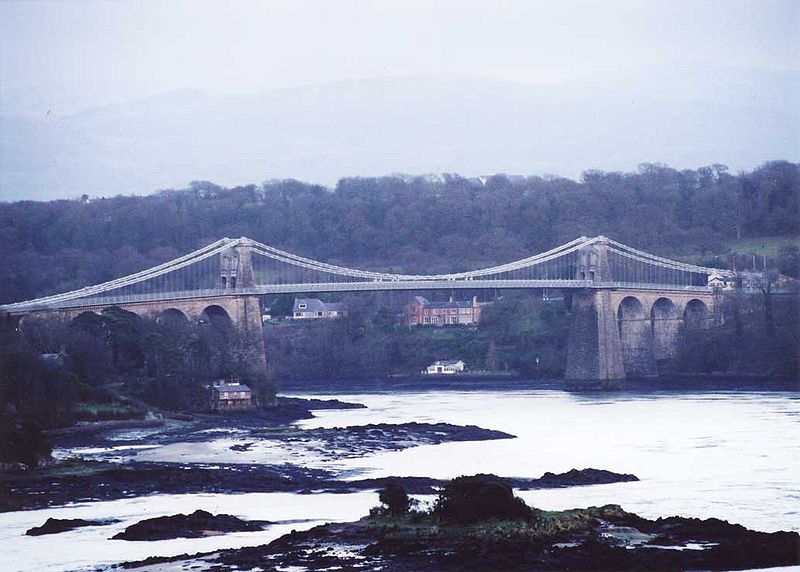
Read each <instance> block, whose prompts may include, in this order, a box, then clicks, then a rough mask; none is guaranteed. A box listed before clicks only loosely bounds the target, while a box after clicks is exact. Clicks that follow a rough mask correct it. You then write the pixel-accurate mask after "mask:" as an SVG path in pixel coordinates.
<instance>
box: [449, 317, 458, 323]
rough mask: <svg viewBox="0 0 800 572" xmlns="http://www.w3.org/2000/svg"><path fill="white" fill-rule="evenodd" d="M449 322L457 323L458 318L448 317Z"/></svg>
mask: <svg viewBox="0 0 800 572" xmlns="http://www.w3.org/2000/svg"><path fill="white" fill-rule="evenodd" d="M450 323H451V324H457V323H458V318H456V317H455V316H453V317H451V318H450Z"/></svg>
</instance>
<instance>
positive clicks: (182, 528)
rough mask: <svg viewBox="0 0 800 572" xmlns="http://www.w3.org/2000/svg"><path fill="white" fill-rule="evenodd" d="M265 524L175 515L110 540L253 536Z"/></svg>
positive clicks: (222, 517)
mask: <svg viewBox="0 0 800 572" xmlns="http://www.w3.org/2000/svg"><path fill="white" fill-rule="evenodd" d="M267 524H269V523H268V522H252V521H246V520H242V519H240V518H238V517H236V516H232V515H230V514H211V513H210V512H207V511H204V510H196V511H194V512H193V513H191V514H175V515H172V516H159V517H156V518H148V519H145V520H141V521H139V522H137V523H136V524H132V525H130V526H129V527H128V528H126V529H125V530H124V531H123V532H120V533H118V534H115V535H114V536H113V537H112V539H113V540H168V539H172V538H202V537H203V536H211V535H216V534H224V533H226V532H253V531H256V530H262V529H263V528H264V526H265V525H267Z"/></svg>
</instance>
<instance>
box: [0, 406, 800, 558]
mask: <svg viewBox="0 0 800 572" xmlns="http://www.w3.org/2000/svg"><path fill="white" fill-rule="evenodd" d="M314 397H326V396H320V395H315V396H314ZM330 397H336V398H338V399H341V400H345V401H355V402H360V403H364V404H366V405H367V406H368V408H367V409H352V410H328V411H319V412H316V415H317V416H316V417H315V418H314V419H309V420H304V421H301V422H299V423H298V425H299V426H300V427H336V426H338V427H342V426H349V425H364V424H368V423H404V422H409V421H418V422H432V423H434V422H446V423H453V424H458V425H478V426H480V427H485V428H490V429H498V430H501V431H505V432H508V433H511V434H513V435H516V436H517V438H516V439H508V440H499V441H483V442H461V443H445V444H440V445H425V446H421V447H414V448H411V449H407V450H404V451H399V452H390V453H380V454H376V455H370V456H366V457H361V458H351V459H344V460H338V461H327V460H325V459H322V458H319V459H317V458H315V457H314V455H313V454H309V453H308V452H306V453H305V454H304V455H302V456H297V455H294V454H293V452H292V451H291V450H288V449H286V448H285V447H284V446H280V445H275V446H269V445H265V446H263V447H253V448H252V449H251V450H250V451H247V452H244V453H235V452H232V451H230V449H229V446H230V444H232V443H234V442H240V441H248V442H250V441H252V439H248V438H247V436H246V435H245V434H242V435H238V434H237V433H232V434H226V435H222V436H220V437H219V438H218V439H216V440H215V441H212V442H210V443H182V444H178V445H167V446H164V447H154V448H150V449H140V450H138V451H135V452H136V453H137V458H141V459H147V460H170V461H174V460H181V459H182V460H184V461H185V462H187V463H191V462H202V463H208V462H221V463H223V462H245V463H252V462H259V461H261V462H266V463H276V462H278V463H283V462H287V463H302V464H305V465H311V466H319V467H325V468H329V469H336V470H340V471H343V473H344V475H345V478H364V477H373V476H388V475H397V476H404V475H419V476H423V475H424V476H431V477H440V478H447V477H454V476H457V475H464V474H474V473H481V472H483V473H495V474H497V475H501V476H516V477H538V476H540V475H541V474H542V473H544V472H545V471H553V472H562V471H566V470H569V469H571V468H584V467H595V468H601V469H608V470H612V471H616V472H623V473H634V474H635V475H637V476H638V477H639V478H640V479H641V480H640V481H639V482H632V483H619V484H612V485H601V486H589V487H576V488H566V489H555V490H553V489H551V490H540V491H527V492H525V491H523V492H520V493H519V494H520V496H522V497H523V498H524V499H525V501H526V502H528V504H530V505H533V506H537V507H539V508H543V509H564V508H573V507H583V506H590V505H600V504H606V503H616V504H620V505H622V506H623V508H625V509H626V510H629V511H632V512H635V513H638V514H640V515H642V516H645V517H649V518H655V517H658V516H670V515H682V516H696V517H701V518H706V517H712V516H714V517H719V518H723V519H726V520H729V521H731V522H738V523H740V524H743V525H745V526H747V527H748V528H753V529H757V530H764V531H775V530H795V531H800V394H798V393H790V392H765V393H753V392H746V393H737V392H713V393H709V392H705V393H656V394H653V393H650V394H632V393H624V394H613V395H611V394H606V395H587V394H571V393H566V392H560V391H540V390H531V391H430V392H421V391H414V392H395V393H353V394H337V395H335V396H330ZM131 454H133V452H131ZM374 504H377V496H376V495H375V494H374V493H371V492H361V493H356V494H347V495H341V494H338V495H333V494H311V495H308V494H305V495H295V494H287V493H254V494H237V495H152V496H145V497H139V498H136V499H125V500H118V501H109V502H92V503H83V504H77V505H70V506H66V507H58V508H48V509H43V510H36V511H23V512H13V513H5V514H0V546H1V547H2V549H1V550H0V569H2V570H73V569H76V568H82V567H92V566H94V567H96V566H98V565H103V564H107V563H111V562H119V561H124V560H132V559H138V558H143V557H146V556H150V555H170V554H181V553H194V552H202V551H209V550H214V549H217V548H222V547H234V546H246V545H255V544H263V543H265V542H267V541H269V540H271V539H273V538H276V537H278V536H280V535H281V534H283V533H285V532H286V531H288V530H291V529H302V528H307V527H310V526H313V525H314V524H317V523H319V522H321V521H333V520H338V521H345V520H354V519H356V518H358V517H360V516H362V515H363V514H365V513H366V512H367V510H368V508H369V507H370V506H372V505H374ZM198 508H203V509H206V510H209V511H211V512H215V513H216V512H224V513H229V514H235V515H238V516H241V517H243V518H248V519H259V520H269V521H272V522H275V521H287V520H288V521H297V520H307V522H290V523H286V524H277V525H275V526H271V527H269V528H267V529H266V530H265V531H264V532H259V533H242V534H233V535H224V536H216V537H210V538H201V539H179V540H169V541H160V542H155V543H147V542H126V541H119V540H109V538H110V537H111V536H113V534H115V533H116V532H118V531H119V530H121V529H123V528H124V527H125V526H128V525H129V524H132V523H134V522H136V521H138V520H141V519H143V518H149V517H152V516H158V515H166V514H175V513H177V512H191V511H193V510H195V509H198ZM51 516H52V517H57V518H104V519H106V518H116V519H120V520H121V522H119V523H118V524H114V525H109V526H102V527H89V528H84V529H78V530H75V531H72V532H65V533H61V534H56V535H50V536H41V537H27V536H24V532H25V530H26V529H27V528H30V527H32V526H37V525H40V524H42V523H43V522H44V521H45V520H46V518H47V517H51Z"/></svg>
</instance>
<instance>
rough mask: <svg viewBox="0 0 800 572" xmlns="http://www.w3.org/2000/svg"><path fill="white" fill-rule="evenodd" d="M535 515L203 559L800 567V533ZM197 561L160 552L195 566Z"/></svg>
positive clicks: (347, 527)
mask: <svg viewBox="0 0 800 572" xmlns="http://www.w3.org/2000/svg"><path fill="white" fill-rule="evenodd" d="M536 512H537V514H538V516H536V517H534V518H533V519H532V520H520V521H502V522H497V521H489V522H485V523H481V524H479V525H471V526H448V525H445V524H442V523H439V522H437V521H434V520H431V519H430V518H429V517H426V516H413V515H412V516H410V517H406V518H405V519H399V520H398V519H393V520H387V519H381V518H365V519H362V520H361V521H358V522H352V523H345V524H326V525H322V526H317V527H315V528H312V529H311V530H308V531H304V532H292V533H291V534H287V535H285V536H283V537H281V538H279V539H277V540H275V541H274V542H272V543H270V544H267V545H263V546H255V547H247V548H240V549H234V550H225V551H221V552H217V553H213V554H211V555H204V556H203V557H202V561H203V564H204V565H205V566H207V567H210V569H213V570H215V571H217V572H225V571H228V570H231V571H232V570H274V569H289V568H293V567H297V568H298V569H303V570H307V571H310V572H313V571H322V570H329V569H332V567H336V569H345V570H352V571H364V572H366V571H378V570H381V571H383V572H406V571H408V570H415V571H417V572H434V571H439V570H460V571H467V572H478V571H490V570H491V571H495V570H520V571H522V570H524V571H554V570H592V571H597V570H608V571H611V570H613V571H627V570H631V571H634V570H741V569H753V568H765V567H776V566H789V565H796V564H800V552H799V549H800V535H798V534H797V533H795V532H774V533H763V532H756V531H752V530H748V529H746V528H744V527H743V526H740V525H736V524H730V523H728V522H726V521H722V520H718V519H713V518H712V519H706V520H700V519H695V518H681V517H670V518H665V519H657V520H648V519H644V518H641V517H639V516H637V515H635V514H632V513H628V512H625V511H624V510H622V509H621V508H620V507H619V506H616V505H606V506H603V507H591V508H588V509H579V510H571V511H563V512H559V513H543V512H542V511H536ZM192 559H193V558H192V557H187V556H182V557H175V558H151V559H147V560H146V561H143V562H139V563H130V564H126V565H125V568H138V567H140V566H142V565H146V564H153V563H156V562H159V561H180V562H181V563H182V564H183V565H191V564H190V562H186V561H187V560H188V561H191V560H192Z"/></svg>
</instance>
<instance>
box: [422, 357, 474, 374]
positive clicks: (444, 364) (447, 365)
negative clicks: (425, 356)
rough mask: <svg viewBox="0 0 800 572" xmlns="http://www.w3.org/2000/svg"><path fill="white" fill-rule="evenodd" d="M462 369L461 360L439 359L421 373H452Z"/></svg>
mask: <svg viewBox="0 0 800 572" xmlns="http://www.w3.org/2000/svg"><path fill="white" fill-rule="evenodd" d="M462 371H464V362H463V361H461V360H452V359H448V360H439V361H435V362H433V363H432V364H431V365H429V366H428V367H427V368H425V369H424V370H422V373H424V374H426V375H428V374H454V373H460V372H462Z"/></svg>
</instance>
